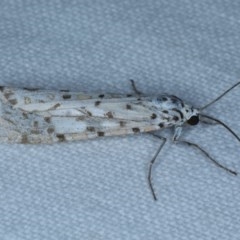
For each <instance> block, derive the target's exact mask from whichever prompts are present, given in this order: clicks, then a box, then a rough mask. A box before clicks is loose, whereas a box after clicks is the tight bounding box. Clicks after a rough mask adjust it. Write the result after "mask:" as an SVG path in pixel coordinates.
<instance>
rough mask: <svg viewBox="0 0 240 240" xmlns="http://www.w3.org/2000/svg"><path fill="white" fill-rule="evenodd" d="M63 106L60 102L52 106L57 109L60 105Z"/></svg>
mask: <svg viewBox="0 0 240 240" xmlns="http://www.w3.org/2000/svg"><path fill="white" fill-rule="evenodd" d="M60 106H61V104H60V103H57V104H55V105H54V106H53V107H52V109H57V108H58V107H60Z"/></svg>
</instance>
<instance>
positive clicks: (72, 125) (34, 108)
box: [0, 88, 166, 143]
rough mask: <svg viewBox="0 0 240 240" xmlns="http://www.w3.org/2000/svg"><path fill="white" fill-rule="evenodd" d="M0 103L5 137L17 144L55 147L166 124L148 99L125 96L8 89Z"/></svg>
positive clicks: (141, 130)
mask: <svg viewBox="0 0 240 240" xmlns="http://www.w3.org/2000/svg"><path fill="white" fill-rule="evenodd" d="M0 99H1V102H2V106H1V116H2V119H3V120H4V121H5V123H6V124H5V134H3V135H2V136H4V139H6V136H8V139H9V138H10V140H9V141H13V142H24V143H52V142H57V141H65V140H68V141H72V140H80V139H88V138H94V137H99V136H113V135H123V134H130V133H137V132H147V131H154V130H157V129H159V128H160V127H159V123H162V124H164V123H165V122H166V120H164V119H162V118H161V116H160V117H159V116H157V114H156V113H154V111H153V110H151V108H150V106H149V105H148V102H147V101H146V99H138V98H137V97H126V96H124V95H112V94H108V95H105V96H104V98H103V96H102V95H97V96H96V95H88V94H84V93H77V92H60V91H39V90H38V91H30V90H26V89H12V88H4V89H3V90H2V91H1V94H0ZM7 112H8V114H7ZM2 136H1V134H0V141H1V137H2Z"/></svg>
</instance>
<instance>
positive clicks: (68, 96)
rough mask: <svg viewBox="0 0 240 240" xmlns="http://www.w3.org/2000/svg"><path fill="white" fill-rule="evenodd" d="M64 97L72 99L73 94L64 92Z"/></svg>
mask: <svg viewBox="0 0 240 240" xmlns="http://www.w3.org/2000/svg"><path fill="white" fill-rule="evenodd" d="M62 98H63V99H71V98H72V95H71V94H64V95H63V96H62Z"/></svg>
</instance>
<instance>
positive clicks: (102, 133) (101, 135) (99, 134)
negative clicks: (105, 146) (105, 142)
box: [97, 132, 105, 137]
mask: <svg viewBox="0 0 240 240" xmlns="http://www.w3.org/2000/svg"><path fill="white" fill-rule="evenodd" d="M97 134H98V136H99V137H103V136H104V135H105V133H104V132H97Z"/></svg>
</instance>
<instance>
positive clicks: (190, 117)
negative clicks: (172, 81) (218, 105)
mask: <svg viewBox="0 0 240 240" xmlns="http://www.w3.org/2000/svg"><path fill="white" fill-rule="evenodd" d="M185 109H186V110H185V114H186V122H187V123H188V124H189V125H192V126H194V125H197V124H198V123H199V111H198V109H196V108H193V107H189V106H185Z"/></svg>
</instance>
